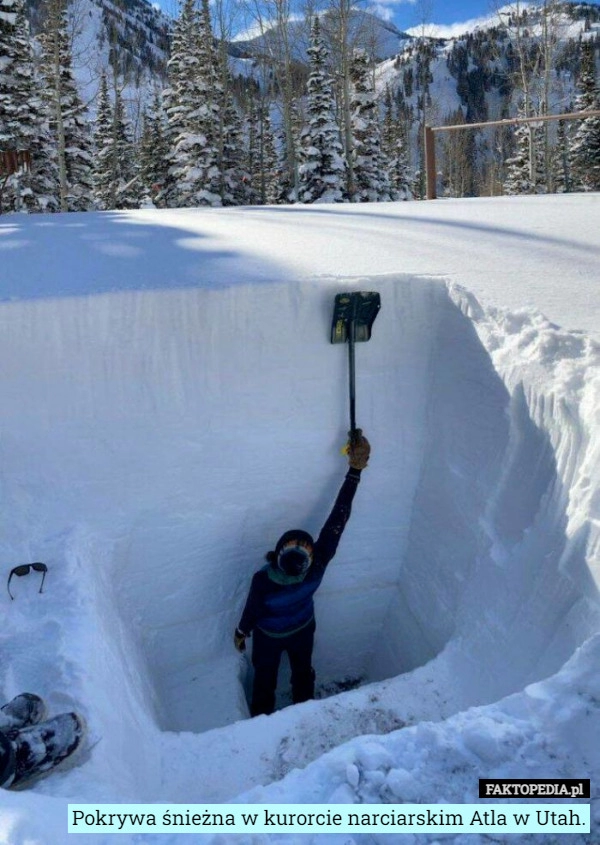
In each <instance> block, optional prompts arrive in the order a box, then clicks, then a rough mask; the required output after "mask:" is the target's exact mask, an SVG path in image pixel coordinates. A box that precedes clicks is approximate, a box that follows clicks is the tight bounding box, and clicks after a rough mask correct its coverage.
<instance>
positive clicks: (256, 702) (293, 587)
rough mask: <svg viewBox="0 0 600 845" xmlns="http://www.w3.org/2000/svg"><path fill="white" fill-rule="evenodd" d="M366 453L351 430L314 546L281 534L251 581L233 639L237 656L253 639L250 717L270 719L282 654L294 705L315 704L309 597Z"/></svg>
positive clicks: (303, 537) (345, 515) (344, 518)
mask: <svg viewBox="0 0 600 845" xmlns="http://www.w3.org/2000/svg"><path fill="white" fill-rule="evenodd" d="M370 452H371V447H370V445H369V442H368V440H367V439H366V437H363V434H362V431H361V430H360V429H356V431H355V433H354V435H353V436H352V437H351V438H350V440H349V442H348V446H347V454H348V463H349V465H350V469H349V470H348V472H347V474H346V477H345V479H344V483H343V484H342V487H341V490H340V492H339V493H338V496H337V499H336V501H335V504H334V506H333V510H332V511H331V513H330V515H329V517H328V519H327V522H326V523H325V525H324V526H323V528H322V529H321V533H320V534H319V537H318V539H317V541H316V542H315V541H314V540H313V538H312V537H311V535H310V534H308V533H307V532H306V531H301V530H299V529H294V530H292V531H286V532H285V534H283V535H282V536H281V537H280V538H279V540H278V542H277V545H276V546H275V550H274V551H271V552H268V554H267V556H266V559H267V565H266V566H263V568H262V569H260V570H259V571H258V572H256V573H255V574H254V576H253V578H252V583H251V586H250V591H249V593H248V598H247V600H246V606H245V608H244V612H243V613H242V618H241V619H240V623H239V625H238V627H237V628H236V629H235V633H234V645H235V647H236V648H237V650H238V651H240V652H243V651H245V649H246V639H247V638H248V637H249V636H251V635H252V638H253V646H252V666H253V667H254V681H253V686H252V703H251V706H250V712H251V715H252V716H259V715H260V714H263V713H264V714H269V713H272V712H273V710H274V709H275V690H276V688H277V674H278V672H279V663H280V660H281V655H282V654H283V652H284V651H287V653H288V657H289V661H290V668H291V670H292V700H293V702H294V704H299V703H300V702H302V701H308V700H309V699H311V698H314V693H315V673H314V670H313V668H312V651H313V642H314V636H315V612H314V603H313V596H314V594H315V592H316V590H317V589H318V587H319V585H320V584H321V581H322V580H323V575H324V574H325V569H326V568H327V564H328V563H329V562H330V561H331V559H332V558H333V556H334V555H335V553H336V550H337V547H338V543H339V542H340V538H341V536H342V532H343V530H344V528H345V526H346V523H347V522H348V519H349V517H350V512H351V508H352V500H353V499H354V494H355V493H356V488H357V487H358V483H359V481H360V476H361V472H362V470H363V469H364V468H365V467H366V466H367V463H368V461H369V455H370Z"/></svg>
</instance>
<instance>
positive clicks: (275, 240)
mask: <svg viewBox="0 0 600 845" xmlns="http://www.w3.org/2000/svg"><path fill="white" fill-rule="evenodd" d="M599 268H600V195H597V194H596V195H593V194H592V195H585V196H584V195H582V196H575V195H570V196H566V197H533V198H521V199H518V198H498V199H481V200H446V201H438V202H435V203H405V204H402V203H398V204H385V205H379V206H373V205H368V206H360V207H349V206H341V207H339V206H335V207H334V206H319V207H303V208H298V207H294V208H292V207H273V208H263V209H258V208H249V209H248V208H246V209H228V210H198V211H189V210H186V211H135V212H120V213H104V214H87V215H55V216H52V217H21V216H13V217H6V218H2V219H1V220H0V300H1V301H0V321H1V327H2V331H1V332H0V360H1V361H2V362H3V363H2V368H1V376H0V378H1V380H2V387H1V394H0V395H1V396H2V405H1V411H0V414H1V416H0V487H1V490H2V502H3V507H2V530H1V532H0V548H1V552H2V560H3V562H4V563H3V565H4V570H5V574H8V571H9V570H10V568H11V567H12V566H14V565H16V564H18V563H24V562H28V561H31V560H44V561H45V562H46V563H47V564H48V567H49V573H48V576H47V578H46V584H45V588H44V593H43V594H41V595H40V594H38V593H37V581H36V579H35V578H34V577H33V576H32V575H30V576H27V578H19V579H13V581H12V583H11V589H14V594H15V600H14V601H11V600H10V598H9V596H8V594H7V593H5V594H4V596H3V597H0V602H2V603H3V619H4V626H3V632H2V639H1V643H2V652H1V653H2V659H1V660H0V691H1V692H2V694H3V697H4V698H5V699H7V698H10V697H11V696H12V695H14V694H16V693H17V692H19V691H22V690H30V691H35V692H39V693H41V694H43V695H44V696H45V697H47V699H48V702H49V705H50V707H51V710H52V711H53V712H59V711H61V710H64V709H69V708H76V709H77V710H79V711H80V712H82V713H83V714H84V715H85V717H86V719H87V721H88V724H89V729H90V730H89V747H88V750H87V753H86V754H85V755H84V757H83V759H82V760H81V761H80V765H79V766H77V767H76V768H72V769H71V770H69V771H67V772H64V773H55V774H54V775H53V776H52V777H50V778H48V779H46V780H45V781H41V782H39V784H38V785H37V786H36V787H35V788H34V789H32V790H30V791H28V792H22V793H9V792H4V793H2V794H1V795H0V843H7V844H9V845H26V843H27V845H55V843H59V845H60V843H63V842H64V843H67V842H69V841H71V839H72V835H70V836H69V835H68V834H67V833H66V820H67V810H66V807H67V803H68V802H69V801H71V802H76V803H84V802H88V801H89V802H94V803H98V802H111V801H113V802H161V803H169V802H171V803H196V804H198V803H220V802H234V801H235V802H240V801H243V802H262V803H268V802H270V803H296V802H300V803H346V802H363V803H379V802H392V803H393V802H430V803H433V802H475V801H477V800H478V799H477V798H476V797H475V796H476V794H477V779H478V778H479V777H509V776H510V777H517V776H518V777H553V776H561V777H576V778H581V777H590V778H591V779H592V794H593V796H594V798H593V800H592V817H593V826H592V831H594V829H595V830H596V832H598V830H599V829H600V828H599V825H600V802H599V801H598V783H599V782H600V704H599V702H600V673H599V671H598V667H599V665H600V636H599V634H598V632H599V631H600V597H599V594H598V585H599V583H600V559H599V551H600V482H599V479H600V368H599V363H600V347H599V345H598V332H599V330H600V269H599ZM361 289H373V290H378V291H379V292H380V294H381V298H382V310H381V313H380V315H379V317H378V318H377V321H376V323H375V326H374V330H373V337H372V340H371V341H370V342H369V343H368V344H361V345H360V346H359V347H357V415H358V421H359V423H360V424H361V425H362V427H363V428H364V429H365V432H366V433H367V435H368V436H369V438H370V440H371V442H372V445H373V456H372V459H371V463H370V466H369V468H368V470H367V471H365V473H364V475H363V480H362V482H361V485H360V488H359V490H358V493H357V496H356V500H355V505H354V510H353V516H352V519H351V522H350V524H349V526H348V528H347V530H346V533H345V535H344V537H343V539H342V543H341V545H340V549H339V551H338V555H337V557H336V559H335V561H334V562H333V563H332V565H331V569H330V570H329V571H328V574H327V578H326V580H325V582H324V584H323V587H322V589H321V590H320V591H319V594H318V601H317V615H318V633H317V647H316V651H315V665H316V669H317V674H318V678H319V684H320V686H319V695H320V698H319V699H318V700H316V701H312V702H307V703H306V704H303V705H299V706H296V707H288V708H285V709H281V710H279V711H278V712H277V713H275V714H273V716H270V717H259V718H258V719H254V720H250V719H248V718H247V706H246V702H245V697H244V684H245V683H247V664H246V662H245V661H244V660H243V659H241V658H240V657H239V656H238V655H237V654H236V653H235V651H234V650H233V646H232V643H231V636H232V631H233V628H234V626H235V624H236V623H237V621H238V618H239V613H240V610H241V607H242V605H243V602H244V599H245V594H246V590H247V587H248V584H249V580H250V577H251V574H252V573H253V572H254V571H255V570H256V569H257V568H258V567H259V566H260V565H261V562H262V559H263V555H264V553H265V552H266V551H267V550H268V549H270V548H272V547H273V545H274V543H275V541H276V540H277V538H278V536H279V535H280V533H281V532H282V531H283V530H285V529H286V528H290V527H296V526H297V527H305V528H306V529H307V530H309V531H312V532H316V531H318V529H319V527H320V525H321V523H322V521H323V520H324V518H325V517H326V515H327V513H328V509H329V507H330V505H331V504H332V502H333V499H334V497H335V494H336V492H337V489H338V487H339V485H340V483H341V481H342V478H343V474H344V471H345V467H344V459H343V458H342V456H341V455H340V447H341V445H342V444H343V443H344V440H345V431H346V428H347V360H346V349H345V348H344V347H343V346H332V345H331V344H330V343H329V325H330V320H331V311H332V303H333V297H334V294H335V293H336V292H339V291H342V290H361ZM340 684H346V685H348V686H353V685H357V684H358V686H355V688H354V689H350V690H349V691H347V692H343V693H341V694H339V695H333V694H332V693H333V692H334V691H335V690H336V689H339V685H340ZM282 686H283V685H282ZM281 703H282V704H284V703H285V699H283V698H282V701H281ZM594 799H595V800H594ZM88 836H89V839H87V840H86V841H89V842H92V843H102V845H105V843H108V842H109V841H110V840H109V837H108V835H100V834H98V835H96V834H89V835H88ZM183 836H184V835H183V834H181V835H180V836H179V837H178V836H176V835H166V836H161V837H160V838H156V841H157V842H160V843H161V845H171V844H172V843H174V842H176V841H178V840H179V839H180V838H181V841H182V842H186V841H189V840H186V839H183V838H182V837H183ZM196 838H197V837H196ZM271 838H272V839H273V840H275V839H278V837H277V836H273V837H271ZM279 838H282V837H279ZM288 838H289V837H288ZM320 838H323V839H325V838H327V835H326V834H322V835H321V837H320ZM523 838H525V837H523ZM599 838H600V836H599V835H596V837H595V839H594V834H593V833H592V834H591V835H590V836H586V835H581V836H578V835H571V836H569V838H568V841H569V842H573V843H583V842H589V843H592V842H594V841H595V842H597V841H599ZM266 839H268V837H263V839H261V841H263V840H264V841H266ZM438 839H439V837H438ZM511 839H514V837H507V841H508V840H511ZM360 840H361V842H362V841H367V840H368V841H373V842H375V841H378V837H377V836H376V835H373V836H371V837H365V836H361V837H360ZM128 841H130V842H131V843H144V842H150V841H155V837H152V836H150V837H148V836H146V837H145V836H144V835H138V836H132V837H128V836H127V835H124V836H123V837H122V838H121V839H120V840H119V842H128ZM332 841H333V838H332ZM338 841H341V840H339V838H337V839H336V842H338ZM344 841H345V842H348V841H350V840H348V838H347V837H346V838H345V839H344ZM382 841H389V837H388V839H386V840H382ZM402 841H403V842H411V843H414V845H416V844H417V843H422V842H434V841H437V840H436V837H435V836H431V835H423V834H419V835H414V836H413V837H412V838H411V837H410V835H409V836H404V837H402ZM441 841H444V840H441ZM445 841H454V842H456V843H459V842H463V841H464V842H468V843H469V845H470V843H477V842H478V841H480V842H482V843H483V842H487V841H489V840H488V839H486V838H485V836H484V835H482V836H481V837H478V836H474V835H470V836H468V837H463V838H462V839H461V837H460V836H458V837H450V838H448V837H447V838H446V840H445ZM494 841H502V839H501V838H496V839H495V840H494ZM534 841H537V842H543V841H546V842H548V843H550V842H553V841H554V839H552V838H546V839H545V838H544V836H543V835H542V836H537V837H534ZM560 841H563V837H560Z"/></svg>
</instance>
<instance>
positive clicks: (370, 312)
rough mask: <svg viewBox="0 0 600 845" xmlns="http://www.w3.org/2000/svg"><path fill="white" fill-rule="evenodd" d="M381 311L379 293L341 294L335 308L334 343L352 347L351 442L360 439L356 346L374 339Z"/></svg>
mask: <svg viewBox="0 0 600 845" xmlns="http://www.w3.org/2000/svg"><path fill="white" fill-rule="evenodd" d="M380 308H381V299H380V296H379V294H378V293H377V292H376V291H357V292H356V293H338V294H337V295H336V297H335V303H334V306H333V320H332V322H331V342H332V343H347V344H348V363H349V373H350V440H351V441H352V440H353V439H354V438H355V437H356V389H355V365H354V344H355V343H360V342H362V341H367V340H370V338H371V329H372V327H373V323H374V322H375V317H376V316H377V314H378V313H379V309H380Z"/></svg>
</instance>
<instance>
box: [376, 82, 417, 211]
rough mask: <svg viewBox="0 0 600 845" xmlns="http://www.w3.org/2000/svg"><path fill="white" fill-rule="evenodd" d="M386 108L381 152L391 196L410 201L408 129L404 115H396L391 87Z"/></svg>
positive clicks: (388, 91)
mask: <svg viewBox="0 0 600 845" xmlns="http://www.w3.org/2000/svg"><path fill="white" fill-rule="evenodd" d="M384 107H385V117H384V121H383V132H382V136H381V152H382V157H383V161H384V163H385V169H386V173H387V178H388V181H389V185H390V195H391V197H392V199H394V200H408V199H411V198H412V191H411V188H410V184H411V176H410V167H409V162H408V153H409V146H408V134H407V128H406V124H405V121H404V120H403V117H402V115H401V114H395V113H394V101H393V98H392V92H391V91H390V88H389V86H388V87H387V88H386V93H385V100H384Z"/></svg>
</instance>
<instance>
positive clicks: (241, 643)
mask: <svg viewBox="0 0 600 845" xmlns="http://www.w3.org/2000/svg"><path fill="white" fill-rule="evenodd" d="M233 644H234V646H235V647H236V648H237V650H238V651H239V652H240V653H242V652H244V651H246V634H244V633H243V632H242V631H240V629H239V628H236V629H235V631H234V634H233Z"/></svg>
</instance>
